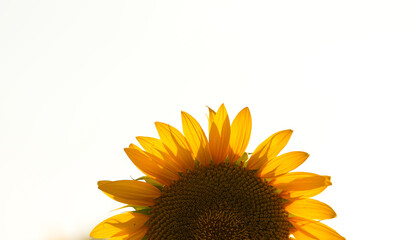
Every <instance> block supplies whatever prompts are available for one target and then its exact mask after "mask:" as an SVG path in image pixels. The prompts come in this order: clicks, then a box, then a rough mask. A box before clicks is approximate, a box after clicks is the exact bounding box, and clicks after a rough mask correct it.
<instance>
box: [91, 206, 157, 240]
mask: <svg viewBox="0 0 419 240" xmlns="http://www.w3.org/2000/svg"><path fill="white" fill-rule="evenodd" d="M149 218H150V217H149V216H147V215H144V214H141V213H136V212H125V213H121V214H118V215H115V216H113V217H110V218H108V219H106V220H104V221H103V222H101V223H99V224H98V225H97V226H96V227H95V228H94V229H93V230H92V232H91V233H90V237H94V238H110V237H113V236H116V235H119V236H120V235H127V234H132V233H135V232H137V231H139V229H140V228H141V227H142V226H143V225H144V224H145V223H146V222H147V221H148V219H149Z"/></svg>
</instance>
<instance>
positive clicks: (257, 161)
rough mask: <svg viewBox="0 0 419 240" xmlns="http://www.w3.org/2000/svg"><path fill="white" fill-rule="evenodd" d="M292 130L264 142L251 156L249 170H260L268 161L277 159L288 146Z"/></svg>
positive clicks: (275, 134) (281, 132)
mask: <svg viewBox="0 0 419 240" xmlns="http://www.w3.org/2000/svg"><path fill="white" fill-rule="evenodd" d="M291 134H292V130H284V131H280V132H277V133H274V134H272V135H271V136H270V137H269V138H267V139H266V140H265V141H263V142H262V143H261V144H260V145H259V146H258V147H257V148H256V150H255V151H254V152H253V154H252V155H251V156H250V159H249V161H248V164H247V169H259V168H261V167H262V166H263V165H264V164H265V163H266V162H267V161H269V160H271V159H272V158H274V157H276V156H277V155H278V153H279V152H280V151H281V150H282V149H283V148H284V147H285V146H286V145H287V143H288V140H289V139H290V137H291Z"/></svg>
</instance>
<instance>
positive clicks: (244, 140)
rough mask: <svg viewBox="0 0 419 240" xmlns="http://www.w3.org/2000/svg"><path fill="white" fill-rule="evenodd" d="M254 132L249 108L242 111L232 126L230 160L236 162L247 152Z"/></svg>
mask: <svg viewBox="0 0 419 240" xmlns="http://www.w3.org/2000/svg"><path fill="white" fill-rule="evenodd" d="M251 130H252V117H251V116H250V111H249V108H247V107H246V108H244V109H243V110H241V111H240V112H239V113H238V114H237V116H236V118H234V120H233V123H232V124H231V135H230V149H229V153H228V158H229V159H230V162H232V163H233V162H236V161H237V160H238V159H239V158H240V157H241V156H242V155H243V153H244V151H245V150H246V147H247V145H248V144H249V140H250V132H251Z"/></svg>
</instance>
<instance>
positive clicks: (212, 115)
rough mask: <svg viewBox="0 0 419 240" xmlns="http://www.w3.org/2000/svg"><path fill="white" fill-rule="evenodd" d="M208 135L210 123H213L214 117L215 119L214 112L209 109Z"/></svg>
mask: <svg viewBox="0 0 419 240" xmlns="http://www.w3.org/2000/svg"><path fill="white" fill-rule="evenodd" d="M208 114H209V115H208V133H210V132H211V126H212V123H213V122H214V117H215V114H216V113H215V111H214V110H212V109H211V108H210V107H208Z"/></svg>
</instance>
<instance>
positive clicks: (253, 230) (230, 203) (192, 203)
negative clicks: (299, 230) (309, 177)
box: [147, 163, 291, 240]
mask: <svg viewBox="0 0 419 240" xmlns="http://www.w3.org/2000/svg"><path fill="white" fill-rule="evenodd" d="M274 191H275V189H274V188H273V187H272V186H270V185H268V184H267V183H266V182H265V181H263V180H262V179H260V178H258V177H256V176H255V175H254V173H253V172H252V171H249V170H246V169H245V168H243V167H242V166H237V165H235V164H227V163H223V164H218V165H213V164H211V165H209V166H205V167H197V168H195V169H194V170H193V171H190V172H188V173H186V174H184V175H183V176H182V177H181V178H180V180H178V181H176V182H174V183H172V184H171V185H170V186H167V187H164V188H163V189H162V195H161V197H159V198H158V199H156V205H154V206H153V207H152V210H151V216H150V220H149V222H148V226H149V227H150V228H149V230H148V232H147V236H148V240H169V239H173V240H204V239H211V240H222V239H224V240H244V239H278V240H285V239H289V229H290V226H291V225H290V223H289V222H288V220H287V217H288V216H287V213H286V212H285V210H284V208H283V207H282V204H283V202H284V200H283V199H281V198H280V197H279V196H278V194H276V193H275V192H274Z"/></svg>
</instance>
